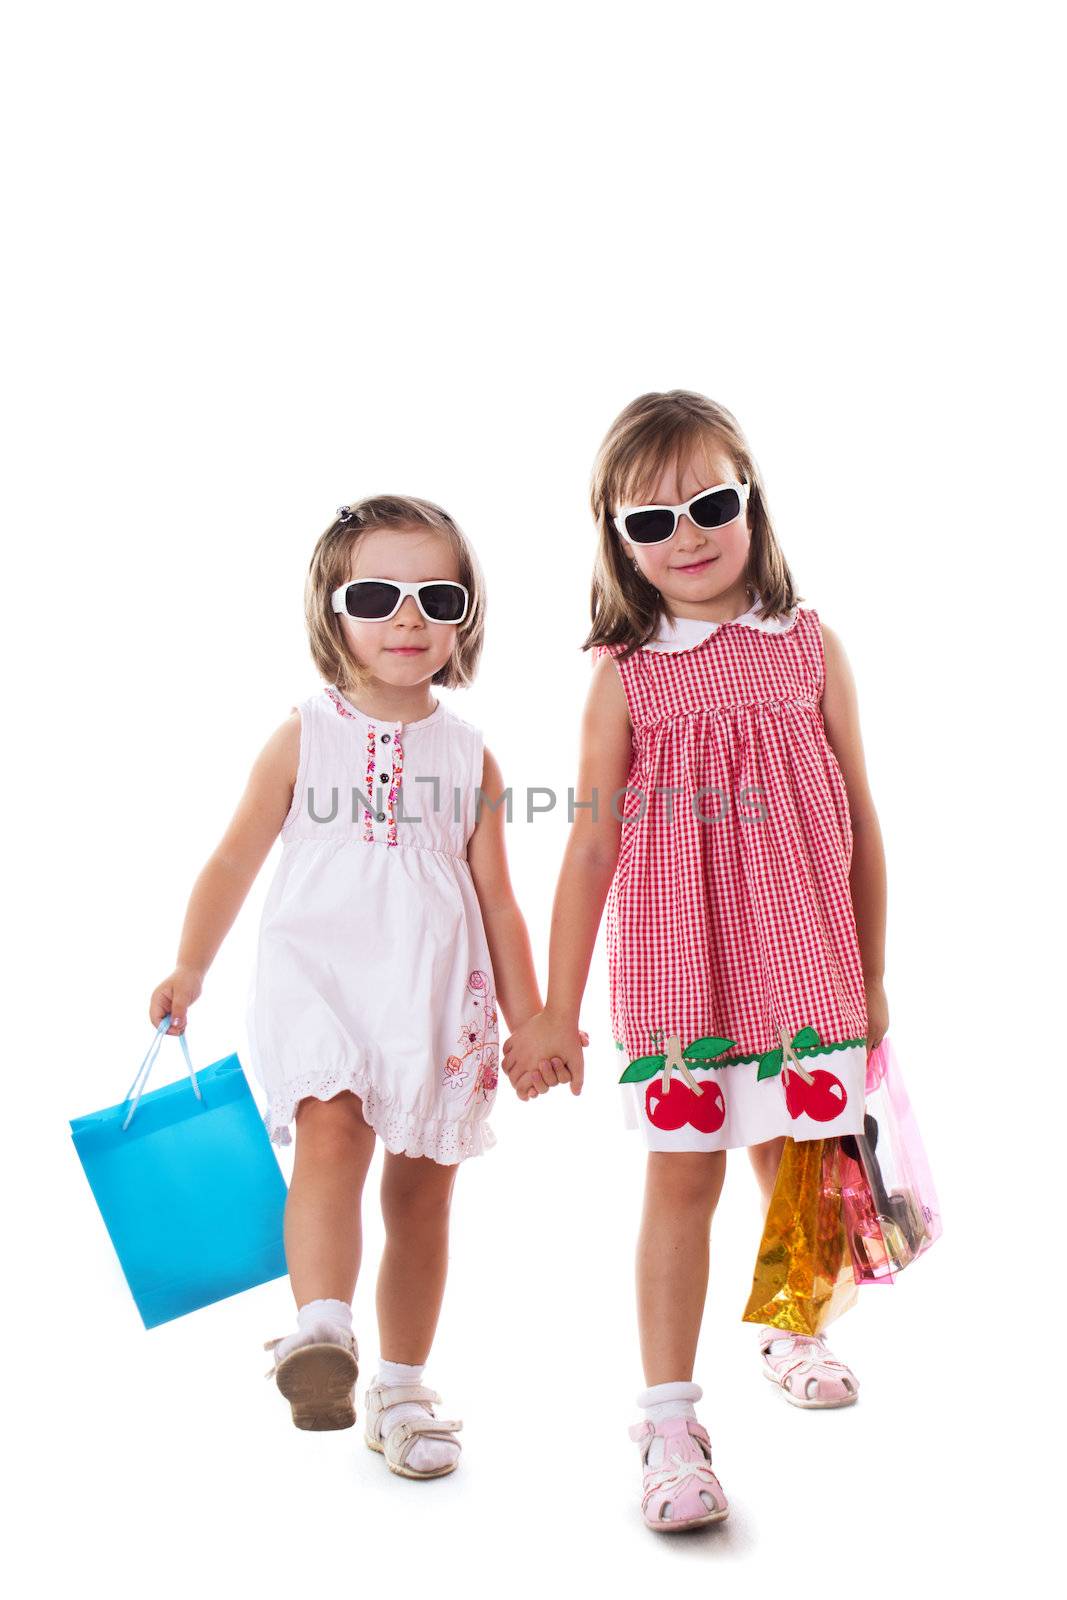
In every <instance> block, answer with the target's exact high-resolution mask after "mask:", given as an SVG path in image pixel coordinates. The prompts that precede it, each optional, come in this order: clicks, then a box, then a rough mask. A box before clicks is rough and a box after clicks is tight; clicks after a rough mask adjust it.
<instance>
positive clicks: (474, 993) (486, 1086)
mask: <svg viewBox="0 0 1067 1600" xmlns="http://www.w3.org/2000/svg"><path fill="white" fill-rule="evenodd" d="M467 991H468V993H469V995H470V996H471V1000H470V1005H471V1009H472V1010H473V1011H474V1012H475V1013H476V1014H475V1016H473V1017H471V1018H469V1019H466V1018H465V1019H464V1021H463V1022H462V1023H461V1024H460V1027H459V1030H458V1033H457V1036H456V1037H457V1041H458V1044H459V1050H460V1053H459V1054H456V1055H450V1056H449V1058H448V1060H447V1061H446V1063H445V1068H444V1082H445V1084H446V1085H447V1087H448V1088H450V1089H458V1088H460V1087H462V1086H464V1085H465V1084H467V1083H468V1082H469V1081H470V1078H471V1074H472V1073H473V1075H474V1081H473V1083H472V1084H471V1089H470V1093H469V1094H468V1095H467V1098H466V1101H465V1104H466V1105H468V1106H469V1105H471V1104H472V1103H473V1102H475V1101H477V1099H478V1098H479V1096H480V1097H481V1098H482V1099H483V1100H485V1101H489V1100H490V1099H491V1098H492V1095H493V1091H494V1090H495V1088H496V1086H497V1079H498V1067H497V1049H498V1045H499V1039H498V1036H497V1013H496V1001H495V999H494V996H493V986H492V983H491V981H490V977H489V974H488V973H487V972H483V971H481V969H480V968H477V967H476V968H474V970H473V971H472V972H471V973H470V974H469V975H468V977H467Z"/></svg>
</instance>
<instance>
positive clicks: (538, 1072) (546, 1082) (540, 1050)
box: [503, 1009, 589, 1100]
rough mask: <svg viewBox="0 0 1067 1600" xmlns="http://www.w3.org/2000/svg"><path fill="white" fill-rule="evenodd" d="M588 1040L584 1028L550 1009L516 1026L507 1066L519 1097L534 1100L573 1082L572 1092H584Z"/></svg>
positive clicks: (507, 1041) (510, 1039) (508, 1045)
mask: <svg viewBox="0 0 1067 1600" xmlns="http://www.w3.org/2000/svg"><path fill="white" fill-rule="evenodd" d="M588 1043H589V1035H588V1034H587V1033H586V1032H585V1031H584V1030H583V1029H581V1028H576V1027H575V1026H574V1024H573V1022H569V1021H568V1020H567V1019H565V1018H561V1017H559V1016H558V1015H557V1014H556V1013H554V1012H551V1011H549V1010H547V1009H546V1010H544V1011H539V1012H538V1013H537V1015H536V1016H534V1017H531V1018H530V1019H529V1021H528V1022H524V1023H523V1024H522V1026H521V1027H520V1028H516V1030H515V1032H514V1033H513V1034H510V1035H509V1036H508V1038H506V1039H505V1040H504V1056H503V1068H504V1071H505V1072H506V1073H507V1076H508V1078H509V1080H510V1082H511V1086H512V1088H513V1089H514V1090H515V1093H516V1094H517V1095H518V1097H519V1099H520V1100H532V1099H533V1098H534V1096H535V1095H539V1094H547V1092H548V1090H549V1089H552V1088H554V1087H555V1086H556V1085H557V1084H560V1083H569V1084H570V1086H571V1093H572V1094H581V1092H582V1083H583V1081H584V1077H585V1058H584V1056H583V1055H582V1046H583V1045H587V1044H588Z"/></svg>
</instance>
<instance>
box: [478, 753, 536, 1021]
mask: <svg viewBox="0 0 1067 1600" xmlns="http://www.w3.org/2000/svg"><path fill="white" fill-rule="evenodd" d="M503 793H504V779H503V777H502V776H501V772H500V767H499V765H498V764H497V760H496V757H495V756H494V755H492V754H491V752H490V751H489V750H488V749H486V751H485V754H484V759H483V763H482V794H483V795H484V796H485V798H486V801H487V802H488V804H486V805H483V806H482V807H481V808H480V815H479V817H478V821H477V823H476V824H475V828H474V832H473V833H472V834H471V836H470V839H469V840H468V843H467V862H468V864H469V866H470V869H471V877H472V878H473V879H474V887H475V890H476V892H477V895H478V904H479V906H480V907H481V911H482V921H483V923H484V924H485V935H486V938H487V940H488V942H489V956H490V959H491V960H492V963H493V974H494V976H495V978H496V991H497V998H498V999H499V1001H500V1009H501V1011H502V1012H503V1014H504V1019H505V1021H506V1023H507V1026H508V1027H509V1028H519V1027H521V1026H522V1024H523V1023H524V1022H526V1021H527V1020H528V1019H529V1018H530V1017H532V1016H535V1015H536V1013H537V1012H538V1011H540V1009H541V991H540V989H539V988H538V986H537V972H536V970H535V968H534V959H533V952H532V950H531V949H530V935H529V932H528V931H527V927H526V923H525V921H524V920H523V915H522V912H521V911H520V910H519V907H518V904H517V902H516V900H515V893H514V890H513V889H512V886H511V878H510V876H509V873H508V859H507V850H506V847H505V843H504V825H505V814H504V808H503V807H502V806H500V807H499V809H496V808H497V806H498V804H499V801H500V800H501V797H502V796H503Z"/></svg>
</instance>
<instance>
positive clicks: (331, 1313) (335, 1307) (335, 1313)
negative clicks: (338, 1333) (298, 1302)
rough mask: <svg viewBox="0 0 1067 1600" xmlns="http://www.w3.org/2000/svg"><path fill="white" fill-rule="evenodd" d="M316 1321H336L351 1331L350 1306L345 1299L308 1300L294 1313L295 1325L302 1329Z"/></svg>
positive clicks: (309, 1326) (310, 1326)
mask: <svg viewBox="0 0 1067 1600" xmlns="http://www.w3.org/2000/svg"><path fill="white" fill-rule="evenodd" d="M317 1322H336V1323H338V1324H339V1325H340V1326H341V1327H342V1328H346V1329H347V1330H348V1332H349V1333H351V1332H352V1307H351V1306H350V1305H349V1303H348V1301H347V1300H309V1301H308V1302H307V1304H306V1305H302V1306H301V1307H300V1309H299V1311H298V1312H297V1314H296V1325H297V1327H298V1328H301V1329H304V1330H305V1331H306V1330H307V1329H308V1328H312V1327H314V1325H315V1324H316V1323H317Z"/></svg>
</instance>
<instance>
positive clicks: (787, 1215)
mask: <svg viewBox="0 0 1067 1600" xmlns="http://www.w3.org/2000/svg"><path fill="white" fill-rule="evenodd" d="M842 1160H843V1157H842V1153H841V1141H840V1139H838V1138H830V1139H804V1140H801V1141H800V1142H799V1143H798V1142H797V1140H795V1139H787V1140H786V1142H785V1149H784V1150H783V1152H782V1161H781V1165H780V1166H779V1168H778V1176H777V1179H776V1180H775V1185H774V1193H773V1195H772V1196H771V1203H770V1206H769V1208H768V1211H767V1220H766V1222H765V1223H764V1226H763V1238H762V1240H761V1241H760V1247H759V1254H758V1255H757V1257H756V1269H755V1271H754V1273H753V1275H752V1293H751V1294H750V1295H749V1299H748V1305H747V1306H746V1307H745V1310H744V1314H743V1316H742V1319H741V1320H742V1321H743V1322H759V1323H766V1324H767V1325H768V1326H769V1327H772V1328H782V1329H784V1330H785V1331H787V1332H789V1333H821V1332H822V1331H823V1329H824V1328H826V1327H828V1326H829V1324H830V1323H831V1322H833V1321H834V1319H835V1318H836V1317H839V1316H841V1314H842V1312H844V1311H847V1310H848V1309H849V1307H850V1306H852V1305H854V1304H855V1302H856V1299H857V1297H858V1289H857V1286H856V1279H855V1274H854V1273H853V1270H852V1256H851V1253H850V1251H849V1246H848V1237H847V1234H846V1231H845V1217H844V1208H843V1205H842V1199H841V1177H842Z"/></svg>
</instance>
